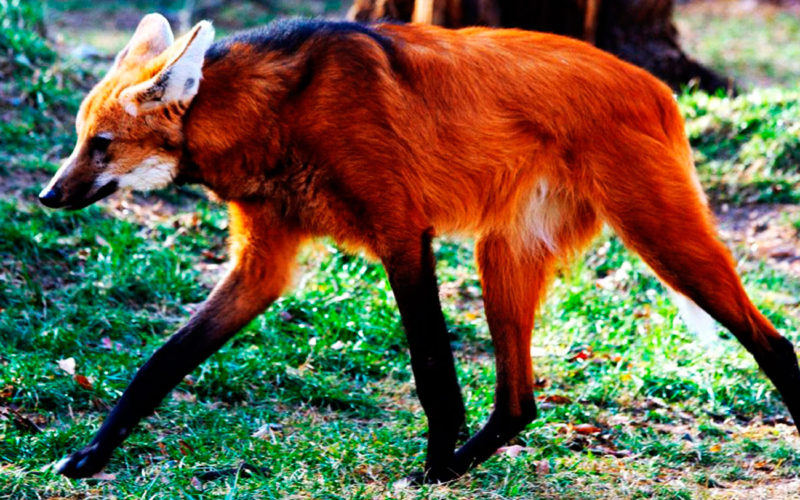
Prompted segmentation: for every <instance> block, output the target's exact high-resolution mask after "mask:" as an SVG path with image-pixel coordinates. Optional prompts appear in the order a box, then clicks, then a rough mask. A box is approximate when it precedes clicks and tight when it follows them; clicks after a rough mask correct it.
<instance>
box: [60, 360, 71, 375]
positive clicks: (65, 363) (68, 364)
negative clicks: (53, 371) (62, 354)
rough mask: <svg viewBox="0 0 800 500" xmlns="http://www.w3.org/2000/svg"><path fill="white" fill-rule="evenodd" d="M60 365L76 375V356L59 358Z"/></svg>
mask: <svg viewBox="0 0 800 500" xmlns="http://www.w3.org/2000/svg"><path fill="white" fill-rule="evenodd" d="M58 367H59V368H61V369H62V370H64V371H65V372H67V373H69V374H70V375H75V358H72V357H69V358H67V359H59V360H58Z"/></svg>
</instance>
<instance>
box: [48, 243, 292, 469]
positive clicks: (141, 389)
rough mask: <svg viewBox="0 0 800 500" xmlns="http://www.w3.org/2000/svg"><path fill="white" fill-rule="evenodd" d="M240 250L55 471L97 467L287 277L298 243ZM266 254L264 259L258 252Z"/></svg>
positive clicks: (266, 301) (275, 292) (267, 300)
mask: <svg viewBox="0 0 800 500" xmlns="http://www.w3.org/2000/svg"><path fill="white" fill-rule="evenodd" d="M260 243H261V247H259V248H258V249H255V250H256V251H254V252H252V254H248V253H246V252H245V251H243V252H242V255H239V257H238V258H237V259H236V266H235V268H234V269H233V270H232V271H231V272H230V273H229V274H228V276H227V277H226V278H225V279H224V280H223V281H222V282H220V284H219V285H217V287H216V288H215V289H214V291H213V292H212V293H211V295H210V296H209V298H208V300H207V301H206V302H205V303H204V304H203V306H202V307H201V308H200V310H199V311H197V313H195V315H194V316H193V317H192V318H191V319H190V320H189V322H188V323H187V324H186V326H184V327H183V328H181V329H180V330H179V331H178V332H177V333H176V334H175V335H173V336H172V337H171V338H170V339H169V340H168V341H167V343H166V344H164V345H163V346H162V347H161V348H160V349H158V350H157V351H156V352H155V354H153V356H152V357H151V358H150V359H149V360H148V361H147V362H146V363H145V364H144V366H142V367H141V368H140V369H139V371H138V372H137V373H136V376H135V377H134V378H133V381H132V382H131V383H130V385H129V386H128V388H127V389H126V390H125V392H124V393H123V395H122V397H121V398H120V400H119V402H117V405H116V406H115V407H114V409H113V410H111V413H110V414H109V415H108V417H107V418H106V420H105V422H103V425H102V426H101V427H100V430H99V431H98V432H97V434H96V435H95V437H94V439H92V441H91V443H90V444H89V445H88V446H86V447H85V448H83V449H81V450H79V451H77V452H75V453H73V454H72V455H70V456H69V457H67V458H65V459H63V460H61V461H60V462H59V463H58V464H57V465H56V470H57V471H58V472H59V473H61V474H64V475H65V476H68V477H73V478H80V477H89V476H91V475H93V474H95V473H97V472H99V471H100V470H101V469H102V468H103V467H104V466H105V465H106V464H107V463H108V460H109V457H110V456H111V453H112V452H113V451H114V449H115V448H116V447H117V446H119V445H120V443H122V441H124V440H125V438H126V437H127V436H128V435H129V434H130V433H131V431H132V430H133V428H134V426H136V424H137V423H138V422H139V421H140V420H141V419H142V418H144V417H146V416H148V415H150V414H151V413H153V411H154V410H155V408H156V406H158V404H159V403H160V402H161V400H162V399H164V397H165V396H166V395H167V394H168V393H169V392H170V391H171V390H172V389H173V388H174V387H175V386H176V385H177V384H178V383H180V381H181V380H182V379H183V377H185V376H186V375H187V374H188V373H190V372H191V371H192V370H194V369H195V368H197V366H198V365H200V363H202V362H203V361H204V360H205V359H206V358H208V357H209V356H211V354H213V353H214V352H216V351H217V350H218V349H219V348H220V347H222V345H223V344H225V342H226V341H227V340H228V339H229V338H231V337H232V336H233V335H234V334H235V333H236V332H238V331H239V330H240V329H241V328H242V327H244V326H245V325H246V324H247V323H249V322H250V321H251V320H252V319H253V318H254V317H256V316H257V315H258V314H260V313H261V312H262V311H263V310H264V309H265V308H266V307H267V306H268V305H269V304H270V303H271V302H272V301H274V300H275V299H276V298H277V297H278V296H279V294H280V293H281V291H282V290H283V287H284V286H285V284H286V282H287V281H288V277H289V274H290V267H289V266H290V265H291V262H292V261H293V258H294V254H295V250H296V247H297V244H298V240H297V239H296V238H289V237H283V238H280V239H278V238H276V239H275V240H274V241H269V242H266V240H262V241H260ZM265 254H266V255H269V256H270V257H269V258H265V257H262V255H265Z"/></svg>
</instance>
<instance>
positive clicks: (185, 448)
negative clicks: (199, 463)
mask: <svg viewBox="0 0 800 500" xmlns="http://www.w3.org/2000/svg"><path fill="white" fill-rule="evenodd" d="M178 446H180V448H179V450H180V452H181V454H183V455H188V454H189V453H194V448H192V446H191V445H190V444H189V443H187V442H186V441H184V440H183V439H179V440H178Z"/></svg>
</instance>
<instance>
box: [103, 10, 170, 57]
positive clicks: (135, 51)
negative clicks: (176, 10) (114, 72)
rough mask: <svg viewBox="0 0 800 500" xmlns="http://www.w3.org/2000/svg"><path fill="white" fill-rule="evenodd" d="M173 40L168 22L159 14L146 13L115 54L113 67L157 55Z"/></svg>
mask: <svg viewBox="0 0 800 500" xmlns="http://www.w3.org/2000/svg"><path fill="white" fill-rule="evenodd" d="M174 41H175V38H174V37H173V35H172V29H171V28H170V27H169V22H168V21H167V20H166V19H165V18H164V16H162V15H161V14H147V15H146V16H144V17H143V18H142V20H141V21H139V26H137V28H136V32H135V33H134V34H133V37H131V40H130V41H129V42H128V45H126V46H125V48H124V49H122V50H121V51H120V53H119V54H117V58H116V59H114V66H113V68H115V69H116V68H119V67H120V66H122V65H123V64H126V65H134V66H135V65H139V64H144V63H146V62H147V61H149V60H150V59H153V58H154V57H156V56H158V55H159V54H161V53H162V52H164V51H165V50H167V49H168V48H169V46H170V45H172V43H173V42H174Z"/></svg>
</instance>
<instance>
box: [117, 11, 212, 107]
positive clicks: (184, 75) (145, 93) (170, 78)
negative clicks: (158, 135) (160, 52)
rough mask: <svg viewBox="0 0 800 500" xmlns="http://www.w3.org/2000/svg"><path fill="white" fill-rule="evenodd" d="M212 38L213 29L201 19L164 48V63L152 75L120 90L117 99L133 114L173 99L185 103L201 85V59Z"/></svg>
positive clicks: (165, 103) (170, 101) (195, 93)
mask: <svg viewBox="0 0 800 500" xmlns="http://www.w3.org/2000/svg"><path fill="white" fill-rule="evenodd" d="M213 41H214V28H213V27H212V26H211V23H210V22H208V21H200V22H199V23H197V24H196V25H195V26H194V28H192V29H191V31H189V32H188V33H186V34H185V35H183V36H182V37H180V38H179V39H178V40H176V41H175V42H174V43H173V44H172V46H171V47H169V48H168V49H167V53H168V54H169V57H168V59H167V63H166V64H165V65H164V67H163V68H162V69H161V71H159V72H158V73H157V74H156V75H155V76H154V77H152V78H150V79H149V80H147V81H144V82H142V83H139V84H136V85H133V86H131V87H128V88H127V89H125V90H123V91H122V93H121V94H120V102H121V103H122V105H123V107H124V108H125V110H126V111H127V112H128V113H129V114H131V115H133V116H136V115H137V114H139V112H141V111H147V110H151V109H155V108H159V107H161V106H165V105H167V104H169V103H172V102H184V103H188V102H189V101H191V100H192V99H193V98H194V96H195V95H197V90H198V88H199V86H200V78H201V77H202V70H203V61H204V59H205V54H206V51H207V50H208V48H209V47H210V46H211V43H212V42H213Z"/></svg>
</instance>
